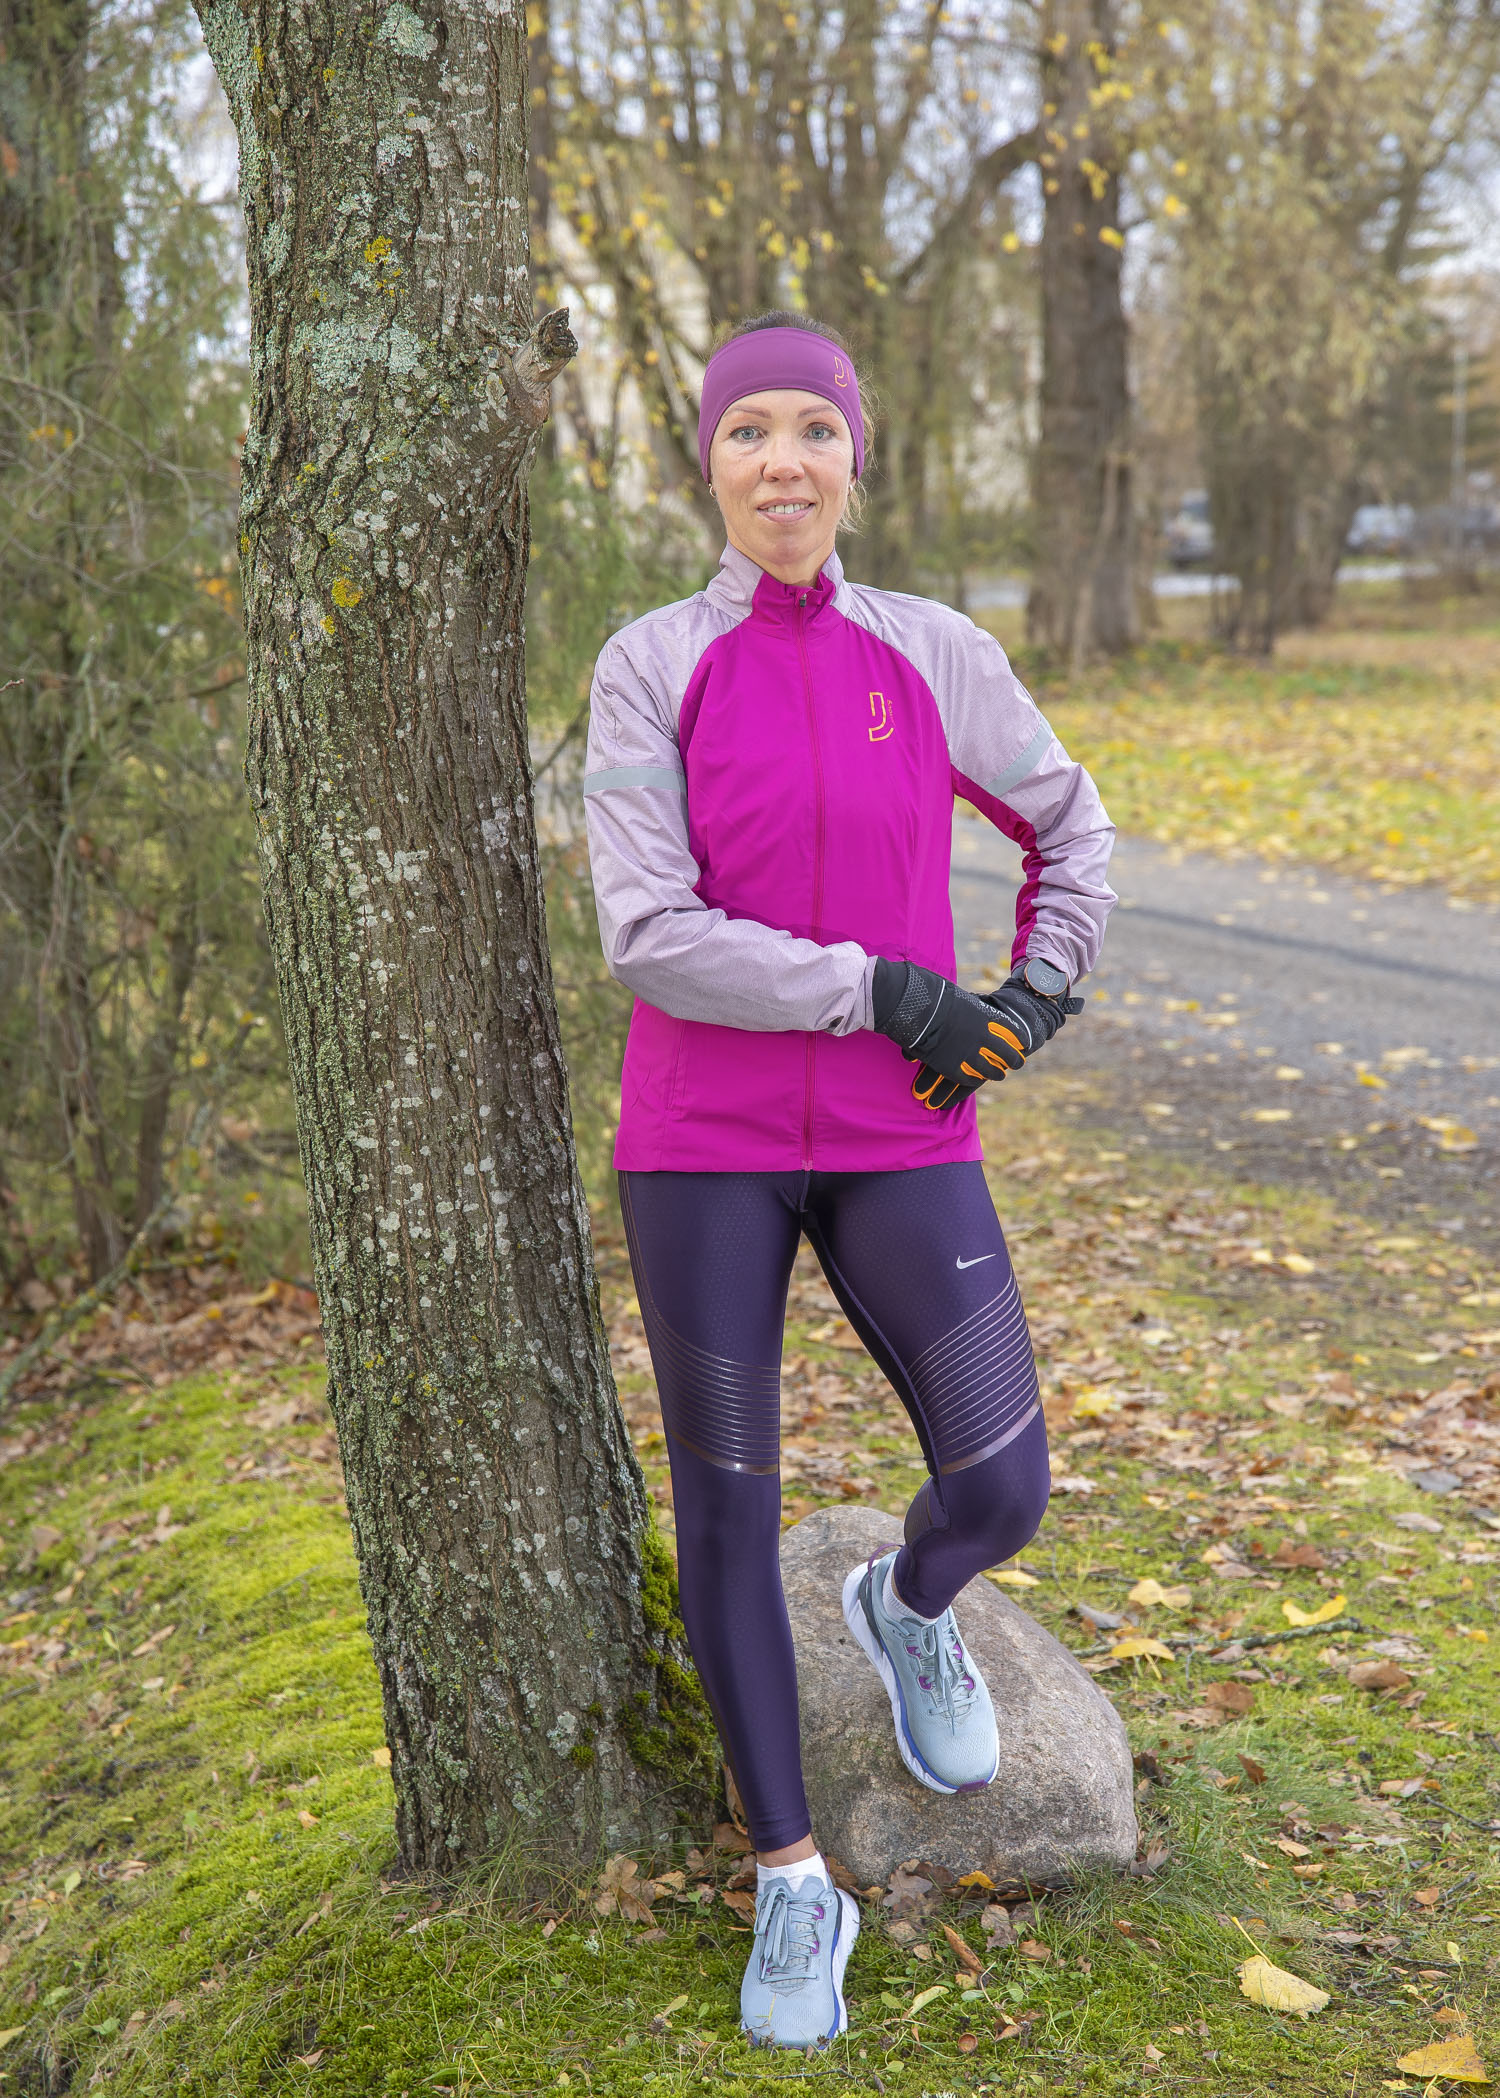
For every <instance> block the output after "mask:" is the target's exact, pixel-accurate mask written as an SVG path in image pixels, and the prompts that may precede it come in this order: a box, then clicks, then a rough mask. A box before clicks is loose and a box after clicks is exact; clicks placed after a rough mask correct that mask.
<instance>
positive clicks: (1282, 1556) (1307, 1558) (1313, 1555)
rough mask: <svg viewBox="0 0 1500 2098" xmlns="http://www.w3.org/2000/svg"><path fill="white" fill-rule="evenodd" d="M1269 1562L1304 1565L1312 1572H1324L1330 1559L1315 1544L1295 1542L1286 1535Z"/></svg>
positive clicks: (1280, 1564) (1283, 1564) (1279, 1564)
mask: <svg viewBox="0 0 1500 2098" xmlns="http://www.w3.org/2000/svg"><path fill="white" fill-rule="evenodd" d="M1268 1563H1269V1564H1270V1565H1272V1566H1303V1567H1306V1568H1307V1569H1308V1571H1309V1572H1311V1573H1322V1571H1323V1569H1324V1568H1325V1567H1326V1566H1327V1564H1328V1561H1327V1560H1326V1559H1325V1558H1324V1557H1323V1554H1322V1553H1321V1552H1320V1551H1319V1550H1318V1547H1317V1546H1316V1545H1315V1544H1293V1543H1292V1541H1291V1539H1290V1538H1285V1537H1284V1538H1283V1539H1282V1541H1281V1543H1280V1544H1279V1545H1277V1547H1276V1549H1275V1551H1274V1552H1272V1554H1271V1557H1270V1560H1269V1562H1268Z"/></svg>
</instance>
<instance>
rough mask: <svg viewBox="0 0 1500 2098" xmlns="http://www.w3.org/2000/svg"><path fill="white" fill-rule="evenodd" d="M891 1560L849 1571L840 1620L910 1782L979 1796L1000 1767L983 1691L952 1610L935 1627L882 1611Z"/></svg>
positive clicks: (878, 1558)
mask: <svg viewBox="0 0 1500 2098" xmlns="http://www.w3.org/2000/svg"><path fill="white" fill-rule="evenodd" d="M895 1556H896V1555H895V1552H894V1551H889V1552H880V1553H874V1554H872V1555H871V1557H870V1559H869V1561H868V1562H867V1563H866V1564H865V1565H864V1566H856V1567H855V1568H854V1570H853V1572H852V1573H851V1574H850V1575H849V1578H848V1579H847V1580H846V1581H845V1583H844V1622H845V1623H846V1624H847V1625H848V1627H849V1629H850V1631H851V1632H852V1633H853V1634H854V1636H855V1638H856V1639H857V1640H858V1641H859V1643H860V1645H861V1646H862V1647H863V1648H864V1650H865V1652H866V1653H867V1654H868V1655H869V1657H870V1659H871V1661H872V1662H873V1663H874V1664H875V1668H876V1671H877V1673H878V1674H879V1677H880V1680H881V1682H882V1683H884V1685H885V1688H886V1695H887V1696H888V1697H889V1698H890V1701H891V1717H892V1718H893V1719H894V1720H895V1722H896V1746H897V1748H898V1749H899V1750H900V1751H901V1760H902V1762H903V1763H904V1764H905V1765H906V1767H907V1769H908V1770H909V1771H910V1772H911V1774H912V1776H913V1777H914V1778H916V1779H917V1780H918V1782H919V1783H920V1784H923V1785H926V1786H928V1787H929V1788H930V1789H931V1790H932V1791H934V1792H982V1791H983V1790H984V1788H985V1786H986V1785H988V1784H990V1783H992V1782H993V1779H994V1776H995V1772H996V1769H997V1768H998V1767H999V1762H1000V1740H999V1736H998V1734H997V1733H996V1731H995V1708H994V1706H993V1705H992V1704H991V1703H990V1693H989V1690H988V1688H987V1687H986V1685H985V1680H984V1677H983V1676H982V1675H981V1674H980V1673H979V1670H978V1668H977V1667H976V1665H975V1663H974V1661H973V1659H972V1657H971V1656H970V1655H969V1654H967V1653H965V1651H964V1643H963V1641H962V1640H961V1639H960V1638H959V1636H958V1626H957V1625H956V1624H955V1622H954V1619H953V1612H952V1611H951V1610H945V1611H944V1612H943V1614H942V1616H941V1617H940V1618H938V1619H937V1621H936V1622H935V1623H933V1624H927V1623H924V1622H923V1620H922V1619H921V1618H920V1617H892V1616H890V1615H889V1614H888V1613H887V1611H886V1608H885V1605H884V1603H883V1601H882V1600H881V1598H882V1596H883V1594H884V1591H885V1574H886V1568H887V1567H888V1566H889V1565H890V1563H891V1561H892V1559H894V1557H895Z"/></svg>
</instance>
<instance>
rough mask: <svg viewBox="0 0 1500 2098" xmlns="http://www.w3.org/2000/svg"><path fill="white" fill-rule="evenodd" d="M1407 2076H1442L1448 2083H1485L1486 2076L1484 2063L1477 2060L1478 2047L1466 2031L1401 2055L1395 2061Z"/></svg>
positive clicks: (1486, 2080) (1486, 2081) (1487, 2077)
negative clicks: (1449, 2038)
mask: <svg viewBox="0 0 1500 2098" xmlns="http://www.w3.org/2000/svg"><path fill="white" fill-rule="evenodd" d="M1396 2067H1397V2068H1398V2069H1404V2070H1405V2071H1406V2073H1407V2075H1408V2076H1444V2077H1446V2078H1447V2079H1448V2081H1449V2082H1450V2083H1488V2082H1489V2080H1490V2079H1489V2076H1488V2074H1487V2073H1486V2071H1485V2066H1484V2063H1483V2062H1482V2061H1481V2060H1480V2059H1479V2052H1478V2049H1477V2048H1476V2047H1475V2045H1474V2042H1473V2041H1472V2040H1471V2039H1470V2038H1469V2035H1468V2034H1467V2033H1466V2032H1461V2033H1455V2034H1454V2036H1453V2038H1452V2039H1451V2040H1435V2041H1434V2042H1433V2044H1432V2045H1431V2046H1430V2047H1418V2048H1417V2049H1416V2050H1415V2052H1414V2053H1411V2054H1403V2055H1402V2056H1401V2058H1400V2060H1399V2061H1398V2062H1397V2064H1396Z"/></svg>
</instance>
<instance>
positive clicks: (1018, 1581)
mask: <svg viewBox="0 0 1500 2098" xmlns="http://www.w3.org/2000/svg"><path fill="white" fill-rule="evenodd" d="M986 1571H987V1572H988V1574H989V1578H990V1579H991V1580H992V1581H994V1582H995V1583H996V1585H997V1586H998V1587H1001V1588H1040V1587H1041V1585H1042V1584H1041V1582H1040V1581H1039V1580H1038V1579H1037V1577H1036V1575H1035V1574H1029V1573H1022V1571H1021V1569H1020V1567H1019V1566H991V1567H989V1568H987V1569H986Z"/></svg>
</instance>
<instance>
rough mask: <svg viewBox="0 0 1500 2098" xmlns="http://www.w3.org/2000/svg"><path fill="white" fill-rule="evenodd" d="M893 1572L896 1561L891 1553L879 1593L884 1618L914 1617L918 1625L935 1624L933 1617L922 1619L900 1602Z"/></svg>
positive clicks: (908, 1606)
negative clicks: (883, 1584) (883, 1583)
mask: <svg viewBox="0 0 1500 2098" xmlns="http://www.w3.org/2000/svg"><path fill="white" fill-rule="evenodd" d="M895 1572H896V1560H895V1555H894V1553H893V1554H892V1556H891V1562H890V1564H889V1566H887V1568H886V1570H885V1586H884V1588H882V1589H881V1591H880V1604H881V1608H882V1609H883V1610H884V1611H885V1614H886V1616H887V1617H915V1618H916V1620H917V1623H918V1624H936V1623H937V1619H936V1618H935V1617H922V1616H920V1615H919V1614H918V1612H917V1611H915V1610H913V1609H912V1608H911V1607H910V1605H909V1604H907V1603H904V1602H902V1600H901V1598H900V1596H899V1595H898V1594H897V1593H896V1583H895V1579H894V1576H895Z"/></svg>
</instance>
